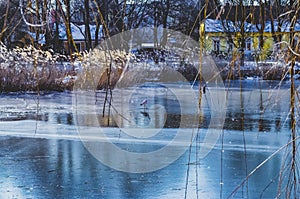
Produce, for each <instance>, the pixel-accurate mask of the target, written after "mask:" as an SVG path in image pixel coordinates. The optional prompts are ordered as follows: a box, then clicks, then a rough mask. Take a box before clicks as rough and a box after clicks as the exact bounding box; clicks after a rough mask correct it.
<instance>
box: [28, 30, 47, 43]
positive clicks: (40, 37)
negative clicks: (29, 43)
mask: <svg viewBox="0 0 300 199" xmlns="http://www.w3.org/2000/svg"><path fill="white" fill-rule="evenodd" d="M29 34H30V36H31V37H32V38H33V39H34V40H36V33H35V32H29ZM37 42H38V43H39V44H46V38H45V34H39V38H38V41H37Z"/></svg>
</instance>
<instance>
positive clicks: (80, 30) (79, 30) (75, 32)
mask: <svg viewBox="0 0 300 199" xmlns="http://www.w3.org/2000/svg"><path fill="white" fill-rule="evenodd" d="M90 31H91V38H92V40H95V31H96V25H90ZM71 33H72V36H73V39H74V40H85V25H75V24H74V23H71ZM102 36H103V35H102V25H101V26H100V30H99V34H98V38H99V39H100V38H101V37H102ZM59 38H60V39H62V40H67V39H68V38H67V33H66V27H65V24H60V25H59Z"/></svg>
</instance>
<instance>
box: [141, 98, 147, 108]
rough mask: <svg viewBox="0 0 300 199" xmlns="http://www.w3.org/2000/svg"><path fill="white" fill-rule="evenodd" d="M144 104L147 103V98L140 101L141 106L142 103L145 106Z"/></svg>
mask: <svg viewBox="0 0 300 199" xmlns="http://www.w3.org/2000/svg"><path fill="white" fill-rule="evenodd" d="M146 104H147V99H144V100H143V101H142V102H141V104H140V105H141V106H143V105H144V107H145V106H146Z"/></svg>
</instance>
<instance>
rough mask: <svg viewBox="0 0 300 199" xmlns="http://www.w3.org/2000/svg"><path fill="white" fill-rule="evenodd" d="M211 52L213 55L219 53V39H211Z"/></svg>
mask: <svg viewBox="0 0 300 199" xmlns="http://www.w3.org/2000/svg"><path fill="white" fill-rule="evenodd" d="M213 51H214V52H215V53H219V52H220V40H219V39H213Z"/></svg>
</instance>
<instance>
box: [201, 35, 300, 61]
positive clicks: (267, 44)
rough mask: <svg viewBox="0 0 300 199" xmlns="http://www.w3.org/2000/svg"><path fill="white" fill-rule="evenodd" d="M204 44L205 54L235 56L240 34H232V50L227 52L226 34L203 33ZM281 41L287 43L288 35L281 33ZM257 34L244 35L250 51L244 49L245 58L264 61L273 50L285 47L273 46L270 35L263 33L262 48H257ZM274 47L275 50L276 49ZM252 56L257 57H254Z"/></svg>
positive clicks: (299, 36) (282, 45)
mask: <svg viewBox="0 0 300 199" xmlns="http://www.w3.org/2000/svg"><path fill="white" fill-rule="evenodd" d="M205 34H206V36H205V42H204V48H205V52H206V53H207V54H223V55H229V56H232V55H235V53H238V49H237V48H236V47H238V46H239V45H238V43H239V38H241V35H240V33H234V34H233V36H232V37H233V42H234V47H233V49H232V50H229V45H228V37H227V36H226V33H219V32H216V33H209V32H207V33H205ZM280 35H281V41H285V42H288V41H289V33H281V34H280ZM259 36H260V35H259V33H248V34H246V38H245V39H246V40H248V39H249V40H251V49H250V50H248V49H245V54H246V56H252V58H251V57H248V58H251V59H257V60H266V59H267V58H268V57H269V56H270V55H271V54H272V53H273V51H274V50H278V49H279V48H280V47H281V48H282V47H284V46H286V44H281V45H279V44H278V45H275V46H274V44H275V43H274V40H273V37H272V33H264V45H263V48H262V49H260V48H259ZM296 36H298V38H300V32H299V33H296ZM214 41H219V45H220V47H219V53H218V52H215V51H214ZM298 45H299V44H298ZM276 46H278V47H277V49H276ZM254 55H258V56H257V57H255V56H254Z"/></svg>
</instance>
